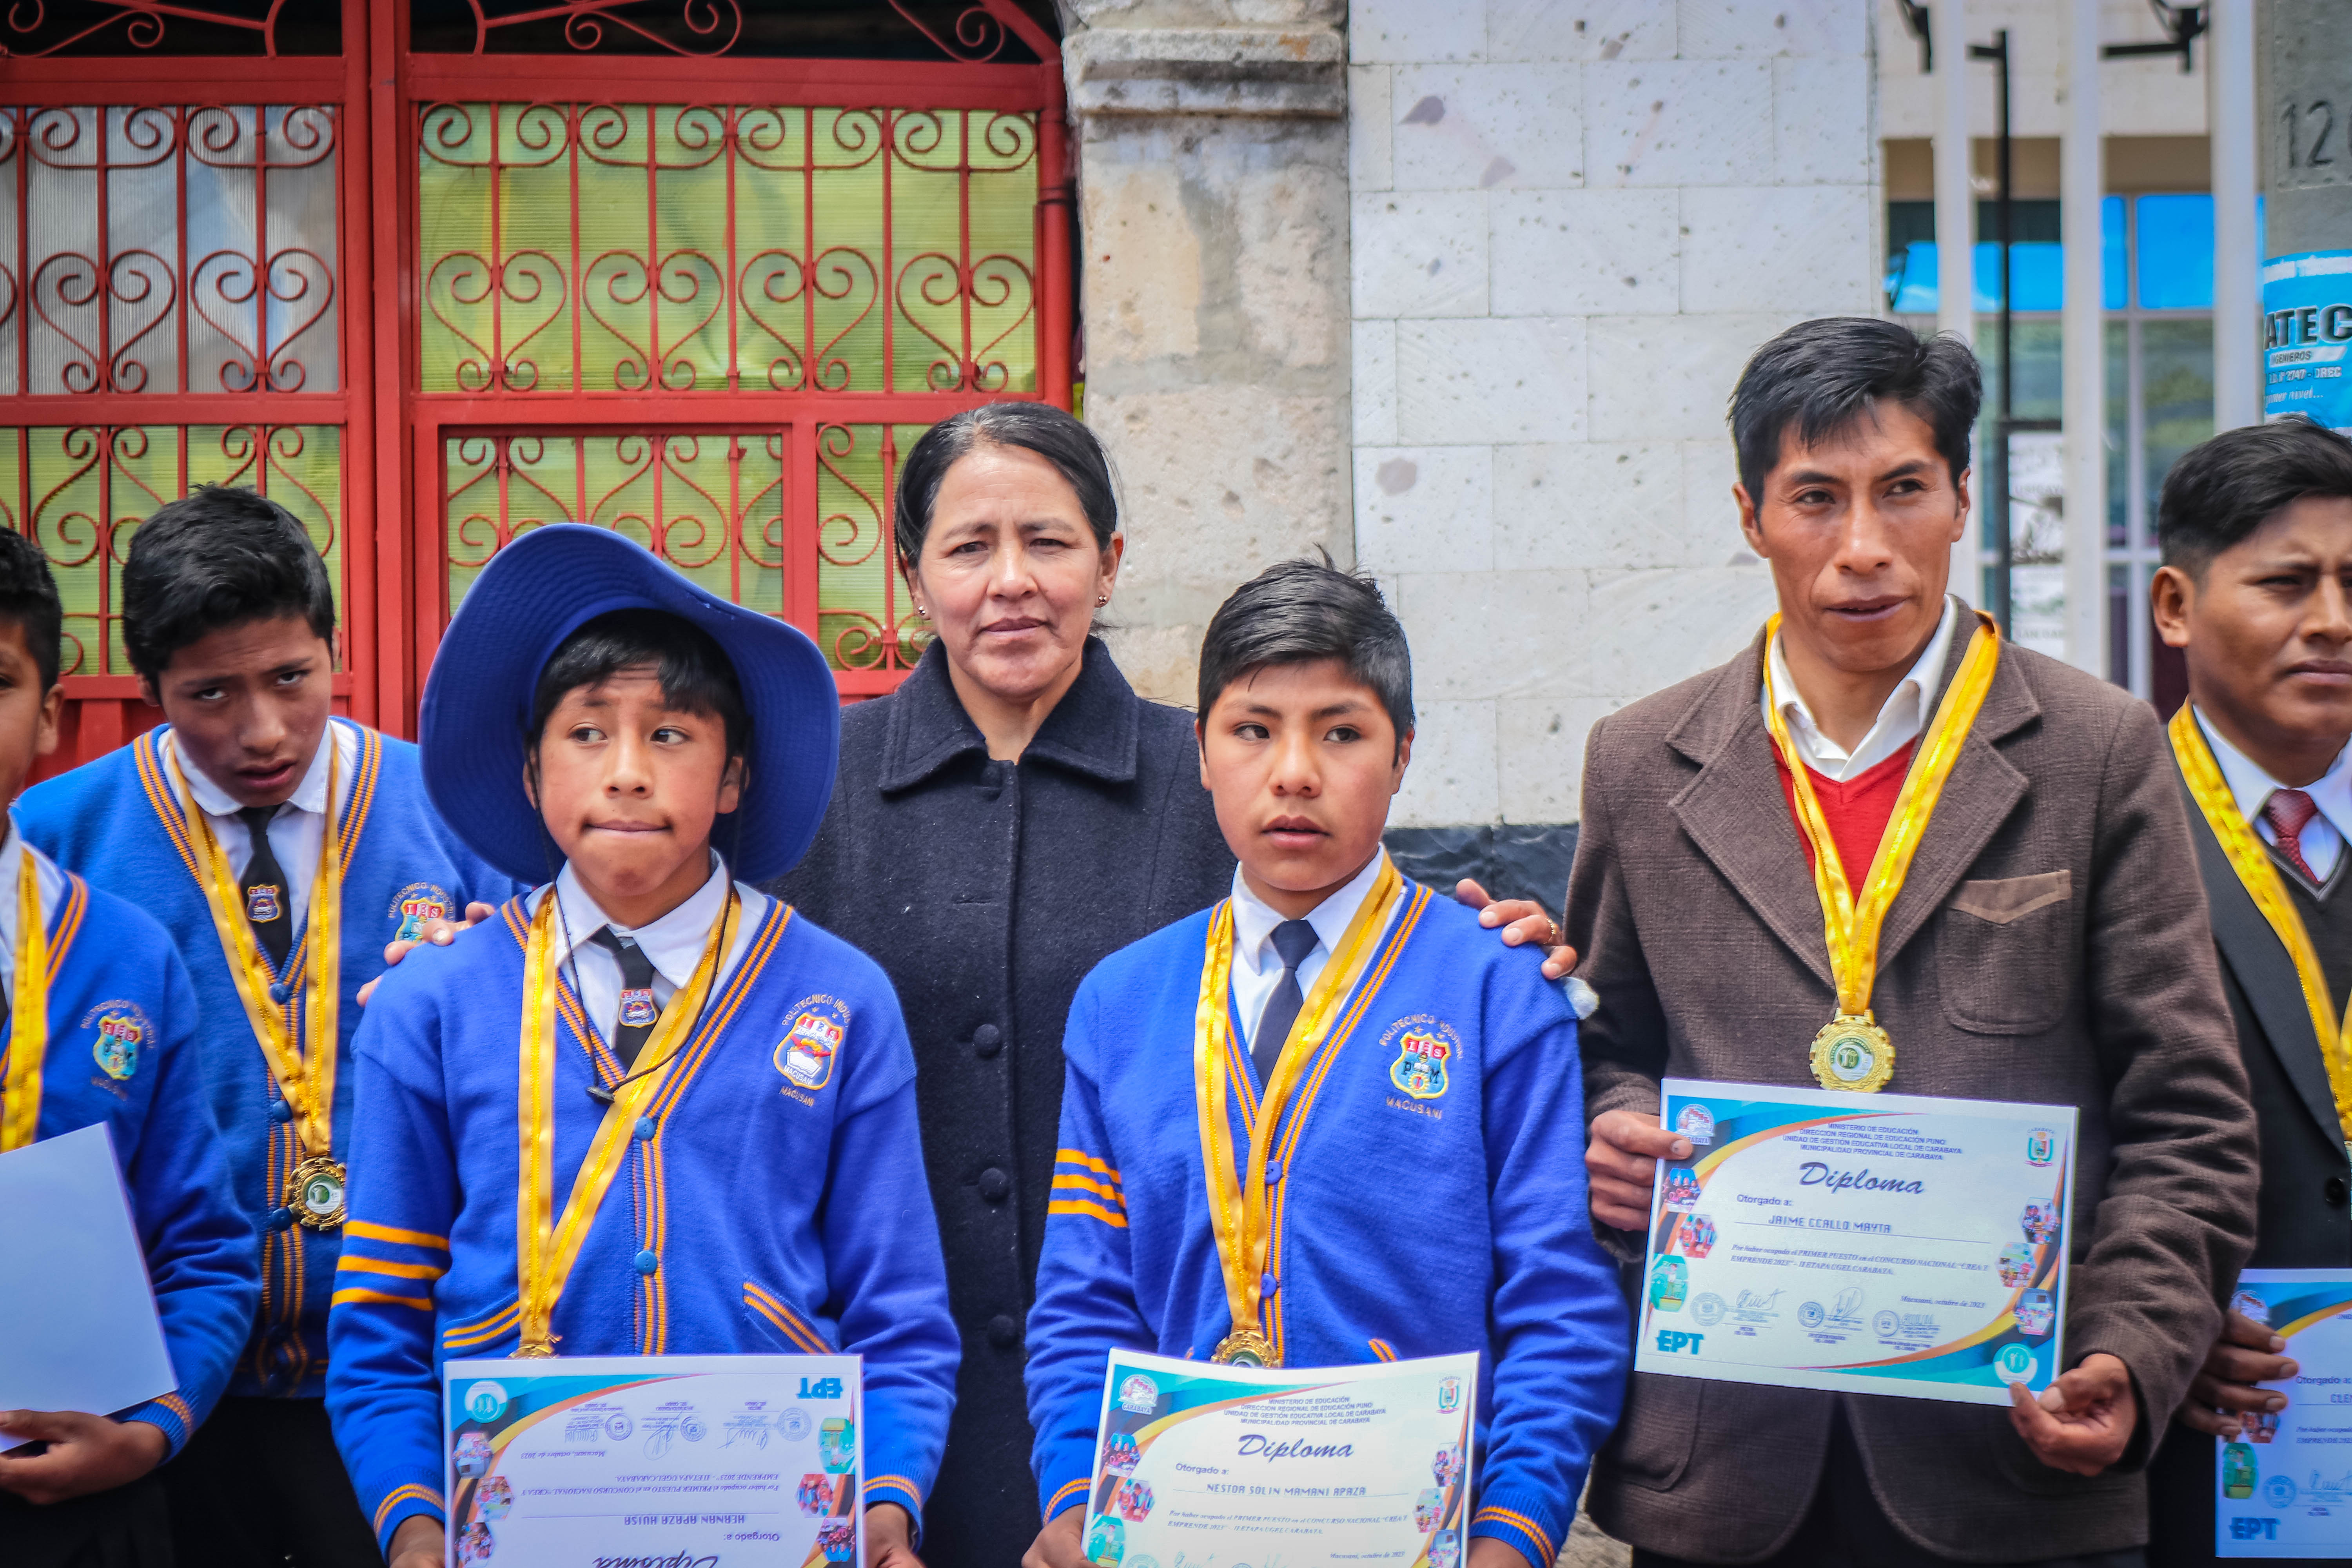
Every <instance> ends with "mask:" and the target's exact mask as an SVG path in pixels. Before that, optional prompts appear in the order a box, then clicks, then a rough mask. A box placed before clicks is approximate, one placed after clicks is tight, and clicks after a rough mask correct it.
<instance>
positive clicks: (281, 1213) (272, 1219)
mask: <svg viewBox="0 0 2352 1568" xmlns="http://www.w3.org/2000/svg"><path fill="white" fill-rule="evenodd" d="M269 1228H270V1229H272V1230H291V1229H293V1228H294V1211H293V1210H292V1209H271V1210H270V1211H269Z"/></svg>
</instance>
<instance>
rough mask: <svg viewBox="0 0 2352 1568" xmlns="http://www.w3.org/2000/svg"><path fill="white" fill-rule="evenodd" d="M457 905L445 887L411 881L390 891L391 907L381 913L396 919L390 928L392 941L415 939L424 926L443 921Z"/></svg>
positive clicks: (414, 940)
mask: <svg viewBox="0 0 2352 1568" xmlns="http://www.w3.org/2000/svg"><path fill="white" fill-rule="evenodd" d="M456 908H457V900H455V899H452V898H451V897H450V896H449V889H446V888H443V887H437V886H436V885H435V884H433V883H431V882H411V883H409V884H408V886H406V887H405V888H403V889H400V891H399V892H397V893H395V894H394V895H393V900H392V907H391V908H390V909H388V910H385V911H384V913H385V914H386V915H387V916H388V917H389V918H391V919H392V920H393V921H396V922H397V924H396V925H395V926H394V929H393V933H392V940H393V941H394V942H418V941H422V940H423V939H424V936H425V927H426V926H427V925H429V924H431V923H432V922H433V921H446V920H447V919H448V918H449V914H450V911H451V910H455V909H456Z"/></svg>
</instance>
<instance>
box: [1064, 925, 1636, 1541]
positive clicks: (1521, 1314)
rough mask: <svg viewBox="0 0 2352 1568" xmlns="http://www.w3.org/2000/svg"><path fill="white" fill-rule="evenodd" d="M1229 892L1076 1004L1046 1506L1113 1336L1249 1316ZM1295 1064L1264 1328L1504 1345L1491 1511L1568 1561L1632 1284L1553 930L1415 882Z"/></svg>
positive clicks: (1091, 1409) (1294, 1356)
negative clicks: (1207, 966)
mask: <svg viewBox="0 0 2352 1568" xmlns="http://www.w3.org/2000/svg"><path fill="white" fill-rule="evenodd" d="M1214 913H1215V911H1214V910H1202V912H1201V913H1199V914H1197V915H1193V916H1192V917H1191V918H1189V919H1187V920H1183V921H1179V922H1177V923H1176V924H1175V925H1172V926H1170V927H1168V928H1167V929H1165V930H1163V931H1158V932H1156V933H1154V934H1153V935H1150V936H1148V937H1146V938H1144V939H1143V940H1142V941H1141V942H1136V943H1135V944H1133V945H1132V946H1130V947H1127V948H1124V949H1122V950H1120V951H1119V952H1115V953H1113V954H1112V955H1111V956H1110V957H1108V958H1107V959H1105V960H1104V961H1103V962H1102V963H1100V964H1099V965H1097V967H1096V969H1095V971H1094V973H1092V974H1090V975H1088V976H1087V980H1086V983H1085V984H1083V985H1081V986H1080V987H1079V988H1078V994H1077V1000H1076V1002H1075V1003H1074V1004H1073V1005H1071V1008H1070V1023H1069V1032H1068V1036H1067V1038H1066V1043H1065V1047H1064V1049H1065V1052H1066V1056H1067V1058H1068V1063H1069V1066H1068V1076H1067V1080H1066V1087H1065V1089H1064V1090H1063V1099H1062V1134H1061V1152H1060V1154H1059V1163H1058V1165H1057V1166H1056V1169H1055V1181H1054V1187H1055V1192H1054V1202H1053V1204H1052V1205H1051V1208H1050V1211H1049V1215H1048V1218H1047V1219H1046V1222H1045V1258H1044V1261H1043V1263H1042V1265H1041V1267H1040V1268H1039V1271H1038V1277H1037V1301H1036V1305H1035V1307H1034V1308H1033V1309H1032V1310H1031V1311H1030V1314H1029V1373H1028V1384H1029V1415H1030V1419H1031V1421H1032V1422H1033V1423H1034V1426H1035V1428H1036V1447H1035V1467H1036V1471H1037V1483H1038V1498H1039V1500H1040V1502H1041V1503H1042V1505H1043V1507H1044V1510H1045V1517H1046V1518H1048V1519H1051V1518H1052V1517H1053V1516H1054V1515H1055V1513H1056V1512H1058V1511H1059V1510H1063V1509H1066V1508H1068V1507H1071V1506H1072V1505H1074V1504H1076V1503H1077V1502H1080V1501H1083V1500H1084V1499H1085V1495H1086V1490H1087V1479H1088V1477H1089V1476H1090V1475H1091V1474H1092V1472H1093V1467H1094V1450H1095V1428H1096V1424H1097V1417H1098V1415H1099V1412H1100V1409H1101V1405H1102V1384H1103V1377H1104V1374H1105V1372H1106V1369H1107V1364H1108V1360H1109V1355H1110V1352H1111V1351H1112V1350H1113V1349H1114V1348H1125V1349H1129V1350H1139V1351H1150V1352H1158V1353H1160V1354H1162V1355H1171V1356H1195V1357H1202V1358H1205V1357H1207V1356H1208V1355H1209V1354H1210V1352H1213V1350H1215V1348H1216V1346H1217V1342H1219V1341H1220V1340H1222V1339H1223V1338H1224V1337H1225V1335H1226V1333H1227V1332H1228V1331H1230V1330H1231V1328H1232V1319H1231V1317H1230V1315H1229V1313H1228V1311H1227V1309H1226V1304H1225V1290H1224V1277H1223V1272H1222V1269H1221V1268H1220V1266H1219V1262H1218V1258H1217V1247H1216V1241H1215V1238H1214V1237H1213V1234H1212V1232H1211V1229H1210V1217H1209V1200H1208V1188H1207V1184H1206V1180H1205V1178H1204V1175H1203V1173H1202V1169H1201V1158H1202V1155H1201V1135H1200V1130H1199V1121H1198V1115H1197V1112H1196V1110H1195V1106H1194V1100H1193V1082H1192V1078H1193V1070H1192V1037H1193V1014H1194V1009H1195V1005H1196V1004H1197V1002H1198V1000H1199V997H1200V990H1201V968H1202V961H1203V957H1204V948H1205V943H1206V941H1207V936H1208V930H1209V924H1210V920H1211V917H1212V916H1213V914H1214ZM1235 1038H1236V1039H1238V1038H1239V1031H1238V1030H1236V1031H1235ZM1439 1046H1442V1047H1444V1049H1443V1052H1442V1053H1441V1052H1439V1051H1438V1050H1437V1049H1435V1048H1434V1047H1439ZM1230 1062H1231V1067H1232V1070H1233V1072H1234V1078H1235V1079H1236V1081H1235V1085H1234V1098H1233V1107H1232V1121H1233V1126H1234V1149H1235V1151H1236V1158H1237V1161H1239V1162H1244V1163H1245V1162H1246V1161H1247V1159H1248V1150H1249V1147H1250V1128H1251V1126H1252V1124H1253V1123H1254V1121H1255V1110H1256V1102H1257V1096H1258V1093H1259V1090H1260V1089H1261V1088H1262V1086H1261V1085H1260V1083H1259V1081H1258V1079H1257V1074H1256V1068H1255V1066H1254V1064H1253V1063H1252V1062H1251V1060H1250V1057H1249V1053H1248V1051H1247V1050H1245V1049H1242V1048H1239V1047H1235V1048H1234V1051H1233V1053H1232V1056H1231V1058H1230ZM1299 1081H1300V1088H1299V1089H1298V1090H1297V1092H1296V1093H1294V1094H1293V1096H1292V1098H1291V1103H1290V1106H1289V1107H1288V1109H1287V1110H1286V1111H1285V1114H1284V1120H1283V1123H1282V1126H1281V1127H1280V1128H1279V1129H1278V1130H1277V1132H1276V1139H1275V1142H1274V1144H1273V1152H1274V1155H1275V1159H1274V1162H1273V1163H1272V1166H1271V1171H1270V1173H1272V1172H1278V1173H1279V1179H1278V1180H1277V1181H1276V1182H1275V1184H1274V1186H1273V1189H1272V1194H1271V1201H1272V1203H1273V1205H1274V1236H1273V1239H1272V1247H1271V1251H1270V1254H1269V1263H1268V1273H1269V1274H1270V1276H1271V1277H1272V1278H1271V1279H1270V1281H1269V1283H1271V1285H1272V1286H1273V1289H1272V1290H1271V1291H1270V1293H1269V1294H1268V1295H1267V1296H1266V1297H1265V1307H1264V1313H1263V1324H1262V1327H1263V1329H1264V1331H1265V1333H1266V1335H1267V1336H1268V1337H1269V1338H1270V1339H1271V1340H1272V1341H1273V1342H1274V1343H1275V1346H1276V1350H1277V1351H1278V1352H1280V1354H1281V1356H1282V1359H1283V1364H1284V1365H1286V1366H1293V1367H1314V1366H1339V1365H1346V1364H1349V1363H1360V1362H1367V1361H1371V1360H1374V1359H1380V1360H1397V1359H1406V1358H1411V1357H1415V1356H1427V1355H1443V1354H1453V1353H1459V1352H1465V1351H1476V1352H1480V1356H1481V1361H1480V1384H1479V1390H1478V1393H1479V1401H1478V1415H1477V1449H1476V1452H1477V1456H1478V1467H1477V1475H1476V1478H1475V1479H1476V1485H1477V1497H1476V1502H1477V1510H1476V1512H1475V1514H1474V1516H1473V1521H1472V1526H1471V1533H1472V1534H1473V1535H1491V1536H1495V1537H1497V1538H1499V1539H1501V1540H1503V1541H1505V1542H1508V1543H1509V1544H1510V1545H1512V1546H1513V1547H1516V1548H1517V1550H1518V1552H1520V1553H1521V1555H1523V1556H1525V1557H1526V1558H1527V1559H1528V1561H1529V1562H1531V1563H1536V1564H1538V1568H1544V1565H1546V1564H1549V1563H1550V1562H1551V1560H1552V1559H1553V1558H1554V1557H1555V1556H1557V1555H1558V1553H1559V1548H1560V1546H1561V1544H1562V1542H1565V1541H1566V1539H1567V1536H1568V1530H1569V1525H1570V1521H1572V1520H1573V1519H1574V1518H1575V1515H1576V1500H1577V1496H1578V1494H1579V1493H1580V1491H1581V1490H1582V1489H1583V1485H1584V1475H1585V1469H1586V1467H1587V1466H1588V1465H1589V1464H1590V1462H1591V1457H1592V1452H1593V1448H1594V1447H1595V1446H1596V1445H1598V1444H1599V1443H1600V1442H1601V1438H1602V1437H1603V1436H1606V1435H1607V1434H1608V1431H1609V1429H1610V1427H1611V1426H1613V1425H1614V1424H1615V1422H1616V1419H1617V1408H1618V1405H1619V1402H1620V1400H1621V1399H1622V1394H1623V1389H1624V1381H1625V1362H1626V1343H1627V1341H1626V1321H1625V1308H1624V1302H1623V1300H1622V1298H1621V1296H1620V1295H1619V1293H1618V1288H1617V1278H1616V1272H1615V1269H1614V1268H1612V1266H1611V1264H1610V1263H1609V1261H1608V1260H1607V1258H1604V1257H1603V1255H1602V1254H1601V1249H1600V1247H1598V1246H1597V1245H1596V1244H1595V1243H1594V1241H1593V1239H1592V1231H1591V1218H1590V1216H1589V1215H1588V1214H1587V1211H1586V1194H1585V1184H1584V1161H1583V1151H1584V1113H1583V1094H1582V1088H1581V1084H1582V1079H1581V1075H1580V1068H1579V1065H1578V1061H1577V1051H1576V1020H1575V1018H1574V1016H1573V1015H1572V1014H1570V1011H1569V1008H1568V1005H1567V1004H1566V1002H1565V1001H1563V1000H1562V998H1561V994H1560V993H1559V990H1558V989H1557V988H1556V987H1554V986H1552V985H1551V984H1548V983H1547V982H1546V981H1545V980H1544V978H1543V975H1542V973H1541V971H1540V967H1539V964H1538V961H1537V958H1536V956H1535V955H1534V954H1533V953H1531V952H1519V951H1515V950H1513V949H1510V948H1507V947H1505V946H1504V945H1503V944H1502V943H1500V942H1496V940H1495V937H1494V933H1493V932H1491V931H1486V930H1485V929H1484V928H1482V927H1481V926H1480V925H1479V924H1478V920H1477V917H1476V916H1475V914H1473V913H1471V912H1470V911H1469V910H1466V909H1465V908H1463V907H1462V906H1461V905H1459V904H1456V903H1454V902H1453V901H1452V900H1444V899H1435V898H1433V897H1432V896H1431V893H1430V891H1429V889H1426V888H1422V887H1418V886H1416V885H1415V884H1413V883H1411V882H1408V883H1406V884H1405V894H1404V897H1403V899H1402V901H1401V903H1400V904H1399V907H1398V912H1397V913H1396V915H1395V916H1394V917H1393V918H1392V919H1391V922H1390V927H1389V930H1388V932H1387V933H1386V935H1385V937H1384V938H1383V940H1382V941H1381V946H1380V948H1379V950H1378V951H1377V952H1375V953H1374V955H1373V957H1372V960H1371V962H1370V964H1369V965H1368V966H1367V967H1366V969H1365V971H1364V976H1363V978H1362V980H1361V981H1360V983H1359V984H1358V985H1357V988H1356V992H1355V994H1354V995H1353V996H1352V997H1351V998H1350V1000H1349V1004H1348V1005H1347V1006H1346V1008H1345V1009H1344V1010H1343V1011H1342V1012H1341V1013H1340V1015H1339V1022H1338V1023H1337V1024H1335V1025H1334V1026H1333V1027H1332V1030H1331V1032H1330V1035H1329V1037H1328V1039H1327V1040H1326V1042H1325V1044H1324V1046H1323V1047H1322V1049H1321V1051H1320V1052H1319V1053H1318V1058H1317V1060H1316V1062H1315V1063H1314V1065H1313V1066H1312V1067H1310V1068H1309V1069H1308V1070H1307V1074H1306V1075H1305V1076H1304V1077H1303V1078H1302V1079H1300V1080H1299Z"/></svg>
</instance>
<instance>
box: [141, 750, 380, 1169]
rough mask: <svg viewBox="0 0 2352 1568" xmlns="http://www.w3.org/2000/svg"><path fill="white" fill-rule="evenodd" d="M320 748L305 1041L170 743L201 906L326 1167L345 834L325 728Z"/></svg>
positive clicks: (284, 1090)
mask: <svg viewBox="0 0 2352 1568" xmlns="http://www.w3.org/2000/svg"><path fill="white" fill-rule="evenodd" d="M319 743H320V745H322V746H326V747H328V748H330V749H329V751H328V752H327V830H326V833H325V834H324V835H323V836H322V837H320V841H319V874H318V875H317V876H316V877H315V878H313V879H311V882H310V921H309V933H308V934H307V935H306V936H305V937H304V938H303V952H304V954H305V956H304V959H303V973H304V984H305V999H304V1002H303V1006H302V1023H303V1030H302V1032H303V1035H304V1037H305V1038H304V1040H302V1041H299V1042H298V1041H297V1040H296V1039H295V1038H294V1031H293V1030H292V1029H291V1028H289V1026H287V1022H286V1009H285V1008H284V1007H283V1006H282V1005H279V1004H278V1003H277V1002H274V1001H272V1000H271V999H270V995H269V988H270V986H271V985H273V984H277V972H276V971H275V970H273V969H272V968H271V967H270V964H269V960H268V956H267V955H265V954H264V953H263V952H262V951H261V944H260V943H259V942H256V941H254V939H253V925H252V922H250V921H247V919H246V918H245V906H244V903H243V901H242V900H241V899H240V897H239V895H238V889H237V885H236V875H235V874H234V873H232V872H231V871H230V870H229V868H228V857H227V855H226V854H225V853H223V852H222V849H221V847H220V840H219V839H217V838H215V837H213V826H212V823H211V821H210V819H208V818H207V817H206V816H205V813H204V809H203V807H201V806H199V805H196V797H195V793H194V791H193V790H191V789H189V788H188V775H187V774H186V773H184V772H182V771H181V768H180V749H179V747H178V746H176V745H174V746H173V748H172V780H173V784H176V785H178V787H179V791H180V798H181V799H182V800H183V801H185V802H186V803H187V807H188V810H187V818H188V837H189V838H190V840H192V841H193V843H194V846H195V851H196V864H197V865H198V866H199V867H201V868H203V875H202V876H200V877H198V878H197V881H198V882H199V883H200V884H201V885H202V886H203V888H204V889H205V907H206V908H208V909H210V910H212V915H213V930H214V931H215V932H216V933H218V935H219V937H220V944H221V952H223V953H224V954H226V956H227V958H228V973H229V978H231V979H232V980H234V981H236V995H237V1000H238V1001H240V1002H242V1003H244V1004H245V1016H246V1018H247V1021H248V1022H249V1023H251V1024H252V1026H253V1033H254V1037H255V1038H257V1039H258V1040H259V1041H260V1042H261V1051H262V1055H263V1056H265V1057H267V1058H268V1060H269V1070H270V1073H271V1075H272V1076H274V1077H275V1078H276V1079H278V1093H280V1094H282V1095H284V1096H285V1097H286V1103H287V1105H288V1106H289V1107H290V1108H291V1109H292V1110H293V1112H294V1132H295V1136H296V1137H297V1138H299V1140H300V1141H301V1144H302V1150H303V1152H305V1153H307V1154H312V1155H316V1156H319V1157H320V1158H322V1159H331V1158H332V1157H333V1155H334V1152H335V1136H334V1116H335V1053H336V1047H337V1046H338V1044H339V1040H338V1037H337V1035H338V1031H337V1016H336V1015H337V1008H338V1007H339V1006H340V1005H341V980H342V967H343V966H342V920H343V830H342V823H341V818H340V817H339V816H338V815H337V812H336V804H337V803H336V789H337V778H338V775H340V774H341V772H342V757H341V748H339V747H337V746H336V744H335V735H334V727H333V726H332V725H329V726H328V730H327V733H326V734H325V735H324V736H323V737H321V738H320V742H319ZM286 896H287V898H288V900H289V902H290V901H291V900H292V898H293V889H290V888H289V889H287V890H286ZM290 1163H299V1162H290Z"/></svg>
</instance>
